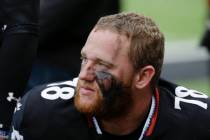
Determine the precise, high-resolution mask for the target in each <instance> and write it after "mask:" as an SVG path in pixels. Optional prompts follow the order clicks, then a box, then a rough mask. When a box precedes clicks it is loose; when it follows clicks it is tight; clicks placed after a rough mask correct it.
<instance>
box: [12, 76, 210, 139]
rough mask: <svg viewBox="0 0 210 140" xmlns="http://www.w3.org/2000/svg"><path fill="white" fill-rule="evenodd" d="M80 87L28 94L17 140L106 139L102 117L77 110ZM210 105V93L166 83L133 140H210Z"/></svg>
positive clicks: (17, 119) (20, 109) (17, 118)
mask: <svg viewBox="0 0 210 140" xmlns="http://www.w3.org/2000/svg"><path fill="white" fill-rule="evenodd" d="M76 83H77V79H74V80H73V81H65V82H60V83H52V84H47V85H42V86H39V87H36V88H34V89H33V90H31V91H30V92H29V93H27V94H26V95H25V96H24V98H23V99H22V100H21V102H20V103H19V104H18V106H17V108H16V110H15V114H14V120H13V125H12V132H11V139H18V140H22V139H24V140H48V139H49V140H54V139H56V140H57V139H59V140H95V139H101V140H102V139H103V140H104V139H106V138H105V137H106V136H107V134H106V133H104V132H103V130H102V129H101V128H100V125H99V124H98V121H97V118H95V117H94V116H93V117H92V116H91V117H90V116H88V117H87V116H85V115H83V114H81V113H79V112H78V111H77V110H76V108H75V107H74V104H73V98H74V90H75V86H76ZM209 107H210V100H209V98H208V96H207V95H205V94H203V93H201V92H198V91H195V90H190V89H187V88H185V87H183V86H178V85H175V84H173V83H170V82H167V81H165V80H160V82H159V85H158V88H156V91H155V93H154V96H153V97H152V102H151V106H150V111H149V113H148V116H147V118H145V123H144V124H142V125H141V126H142V129H138V130H139V132H138V130H136V132H135V138H133V139H136V140H210V108H209ZM120 139H122V137H121V138H120ZM128 139H129V140H130V138H129V136H128ZM133 139H132V140H133Z"/></svg>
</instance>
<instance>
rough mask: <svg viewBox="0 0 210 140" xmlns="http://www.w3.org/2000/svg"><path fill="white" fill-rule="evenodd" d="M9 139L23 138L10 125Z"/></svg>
mask: <svg viewBox="0 0 210 140" xmlns="http://www.w3.org/2000/svg"><path fill="white" fill-rule="evenodd" d="M11 140H23V136H22V135H20V133H19V131H17V130H15V129H14V127H12V133H11Z"/></svg>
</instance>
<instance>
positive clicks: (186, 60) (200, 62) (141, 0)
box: [121, 0, 210, 95]
mask: <svg viewBox="0 0 210 140" xmlns="http://www.w3.org/2000/svg"><path fill="white" fill-rule="evenodd" d="M207 10H208V8H207V2H206V1H205V0H176V1H174V0H121V11H133V12H138V13H144V14H145V15H147V16H150V17H152V18H153V19H154V20H155V21H156V22H157V23H158V25H159V27H160V29H161V30H162V31H163V32H164V34H165V36H166V57H165V60H164V70H163V77H164V78H166V79H169V80H172V81H174V82H177V83H178V84H182V85H184V86H186V87H188V88H190V89H195V90H199V91H201V92H204V93H206V94H208V95H210V82H209V80H210V75H209V67H210V63H209V54H208V53H207V51H206V50H205V49H204V48H201V47H200V46H199V41H200V39H201V37H202V34H203V32H204V30H205V24H206V19H207Z"/></svg>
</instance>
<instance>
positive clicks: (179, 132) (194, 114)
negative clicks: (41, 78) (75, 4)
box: [10, 13, 210, 140]
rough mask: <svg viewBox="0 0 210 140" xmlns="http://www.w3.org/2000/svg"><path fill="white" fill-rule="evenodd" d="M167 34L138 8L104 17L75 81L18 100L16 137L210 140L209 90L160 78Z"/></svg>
mask: <svg viewBox="0 0 210 140" xmlns="http://www.w3.org/2000/svg"><path fill="white" fill-rule="evenodd" d="M163 58H164V35H163V34H162V33H161V31H160V30H159V28H158V26H157V25H156V24H155V22H154V21H153V20H152V19H151V18H149V17H146V16H144V15H140V14H136V13H119V14H115V15H110V16H105V17H102V18H101V19H100V20H99V21H98V22H97V24H96V25H95V27H94V28H93V30H92V31H91V33H90V34H89V37H88V39H87V41H86V43H85V45H84V47H83V48H82V50H81V59H82V63H81V71H80V73H79V76H78V78H75V79H74V80H73V81H63V82H57V83H51V84H46V85H41V86H38V87H35V88H34V89H33V90H31V91H30V92H29V93H27V94H26V95H25V96H24V98H23V99H22V100H21V102H19V104H18V106H17V108H16V110H15V114H14V120H13V125H12V133H11V135H10V138H11V139H18V140H22V139H24V140H44V139H49V140H56V139H59V140H99V139H100V140H207V139H210V119H209V118H210V109H209V106H210V100H209V98H208V96H207V95H205V94H203V93H201V92H198V91H196V90H191V89H188V88H186V87H183V86H179V85H176V84H173V83H171V82H168V81H166V80H163V79H160V78H159V77H160V73H161V68H162V64H163Z"/></svg>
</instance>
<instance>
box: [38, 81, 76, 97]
mask: <svg viewBox="0 0 210 140" xmlns="http://www.w3.org/2000/svg"><path fill="white" fill-rule="evenodd" d="M76 83H77V79H76V78H75V79H74V81H73V82H72V81H67V82H62V83H53V84H49V85H48V88H46V89H44V90H43V91H42V93H41V96H42V97H43V98H45V99H48V100H56V99H59V98H60V99H63V100H68V99H71V98H72V97H73V96H74V88H73V87H62V88H61V87H59V85H69V86H74V87H75V86H76Z"/></svg>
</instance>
